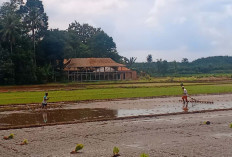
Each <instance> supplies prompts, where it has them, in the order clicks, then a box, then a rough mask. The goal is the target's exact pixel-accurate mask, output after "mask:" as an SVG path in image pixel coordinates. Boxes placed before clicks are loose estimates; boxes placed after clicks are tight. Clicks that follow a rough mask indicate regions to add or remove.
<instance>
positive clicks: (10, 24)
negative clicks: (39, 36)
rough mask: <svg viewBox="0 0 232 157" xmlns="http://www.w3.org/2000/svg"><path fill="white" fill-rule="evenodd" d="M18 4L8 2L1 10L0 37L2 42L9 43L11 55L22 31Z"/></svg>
mask: <svg viewBox="0 0 232 157" xmlns="http://www.w3.org/2000/svg"><path fill="white" fill-rule="evenodd" d="M16 11H17V5H16V3H14V2H13V1H12V2H6V3H3V6H2V7H1V8H0V28H1V29H0V35H1V41H5V42H7V43H9V45H10V46H9V47H10V53H11V54H12V53H13V45H14V44H15V41H16V38H18V36H19V34H20V29H21V23H20V16H19V14H17V12H16Z"/></svg>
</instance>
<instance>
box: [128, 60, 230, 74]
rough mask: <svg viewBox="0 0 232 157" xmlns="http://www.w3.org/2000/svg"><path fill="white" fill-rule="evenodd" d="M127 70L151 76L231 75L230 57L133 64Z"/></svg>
mask: <svg viewBox="0 0 232 157" xmlns="http://www.w3.org/2000/svg"><path fill="white" fill-rule="evenodd" d="M129 68H132V69H134V70H136V71H137V72H138V73H140V72H143V73H144V72H145V73H147V74H149V75H151V76H173V75H175V76H181V75H186V74H187V75H190V76H191V75H194V74H231V73H232V56H213V57H206V58H200V59H197V60H194V61H192V62H175V61H173V62H167V61H165V60H157V61H156V62H152V63H134V64H133V65H132V66H130V67H129Z"/></svg>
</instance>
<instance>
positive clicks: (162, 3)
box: [0, 0, 232, 62]
mask: <svg viewBox="0 0 232 157" xmlns="http://www.w3.org/2000/svg"><path fill="white" fill-rule="evenodd" d="M4 1H7V0H0V2H1V3H2V2H4ZM24 2H25V0H24ZM43 4H44V8H45V12H46V13H47V15H48V17H49V27H50V28H59V29H67V28H68V25H69V24H70V23H71V22H74V21H75V20H76V21H77V22H80V23H88V24H90V25H92V26H94V27H100V28H102V29H103V30H104V31H105V32H106V33H107V34H108V35H109V36H111V37H113V39H114V42H115V43H116V45H117V50H118V52H119V54H120V55H122V56H125V57H128V58H129V57H137V61H139V62H140V61H146V57H147V55H148V54H152V56H153V60H156V59H159V58H162V59H163V60H164V59H165V60H168V61H173V60H177V61H181V59H182V58H188V59H189V60H190V61H192V60H194V59H197V58H201V57H207V56H215V55H229V56H231V55H232V0H43Z"/></svg>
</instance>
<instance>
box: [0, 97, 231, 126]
mask: <svg viewBox="0 0 232 157" xmlns="http://www.w3.org/2000/svg"><path fill="white" fill-rule="evenodd" d="M118 103H119V105H120V103H121V102H120V101H119V102H118ZM228 108H232V102H230V101H225V102H215V103H214V104H199V103H189V104H188V110H183V103H181V102H163V103H159V104H153V107H152V108H149V109H144V108H143V105H142V104H141V106H140V108H130V109H128V108H127V109H124V108H120V109H110V108H107V109H106V108H77V105H72V108H70V107H68V106H67V107H66V108H65V107H64V108H62V109H60V108H59V109H48V110H42V109H40V110H34V111H33V110H31V111H17V112H16V111H14V112H0V128H5V127H8V126H22V125H40V124H50V123H58V122H75V121H84V120H93V121H94V120H98V119H106V118H117V117H130V116H139V115H156V114H167V113H178V112H193V111H203V110H214V109H228Z"/></svg>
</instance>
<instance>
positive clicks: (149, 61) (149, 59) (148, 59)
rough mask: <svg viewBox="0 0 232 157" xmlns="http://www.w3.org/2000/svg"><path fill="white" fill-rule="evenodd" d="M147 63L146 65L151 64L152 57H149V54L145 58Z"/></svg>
mask: <svg viewBox="0 0 232 157" xmlns="http://www.w3.org/2000/svg"><path fill="white" fill-rule="evenodd" d="M147 62H148V63H151V62H152V55H151V54H149V55H148V56H147Z"/></svg>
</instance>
